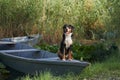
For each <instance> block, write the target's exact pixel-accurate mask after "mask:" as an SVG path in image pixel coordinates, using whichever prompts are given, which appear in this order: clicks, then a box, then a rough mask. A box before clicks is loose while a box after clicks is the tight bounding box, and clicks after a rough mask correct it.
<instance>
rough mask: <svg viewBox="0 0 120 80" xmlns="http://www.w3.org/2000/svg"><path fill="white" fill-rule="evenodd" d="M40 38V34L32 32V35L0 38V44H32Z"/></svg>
mask: <svg viewBox="0 0 120 80" xmlns="http://www.w3.org/2000/svg"><path fill="white" fill-rule="evenodd" d="M40 38H41V36H40V35H39V34H33V35H29V36H21V37H12V38H2V39H0V44H16V43H24V44H28V45H31V46H33V45H35V44H37V43H38V42H39V39H40Z"/></svg>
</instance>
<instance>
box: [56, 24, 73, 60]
mask: <svg viewBox="0 0 120 80" xmlns="http://www.w3.org/2000/svg"><path fill="white" fill-rule="evenodd" d="M73 29H74V27H73V26H72V25H68V24H65V25H64V26H63V36H62V41H61V44H60V48H59V51H58V57H59V58H60V59H61V60H72V58H73V57H72V49H71V47H72V44H73V40H72V36H73Z"/></svg>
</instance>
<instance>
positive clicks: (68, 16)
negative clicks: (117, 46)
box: [0, 0, 119, 43]
mask: <svg viewBox="0 0 120 80" xmlns="http://www.w3.org/2000/svg"><path fill="white" fill-rule="evenodd" d="M116 1H117V0H113V1H109V0H104V1H98V0H20V1H19V0H0V12H1V13H0V22H1V23H0V28H2V29H1V33H6V35H5V34H1V37H4V36H18V35H24V34H30V33H37V32H39V33H41V34H43V38H44V40H45V41H46V42H49V43H58V42H59V41H60V39H61V33H62V26H63V25H64V24H66V23H67V24H72V25H73V26H75V32H74V37H75V39H77V40H79V39H81V38H87V39H100V38H103V36H105V35H106V32H109V26H110V25H109V24H110V23H111V21H112V20H111V19H115V20H117V17H116V18H111V16H112V15H113V13H114V11H113V12H111V14H110V10H109V8H114V10H117V11H118V10H119V7H118V6H119V4H117V5H116V6H115V7H114V4H115V3H116ZM111 5H112V6H111ZM118 12H119V11H118ZM114 15H116V14H115V13H114ZM115 24H117V23H115ZM113 26H114V25H113V23H112V24H111V26H110V27H113ZM34 27H35V28H34ZM3 28H4V29H5V30H4V31H3ZM117 28H118V27H117ZM34 29H35V30H34ZM108 34H109V33H108ZM53 36H54V39H53ZM113 36H114V35H113Z"/></svg>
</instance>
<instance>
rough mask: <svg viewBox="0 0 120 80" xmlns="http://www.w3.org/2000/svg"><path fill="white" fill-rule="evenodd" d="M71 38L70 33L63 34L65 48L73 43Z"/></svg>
mask: <svg viewBox="0 0 120 80" xmlns="http://www.w3.org/2000/svg"><path fill="white" fill-rule="evenodd" d="M71 36H72V33H70V34H65V44H66V48H68V47H70V45H71V44H72V43H73V41H72V37H71Z"/></svg>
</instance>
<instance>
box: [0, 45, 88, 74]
mask: <svg viewBox="0 0 120 80" xmlns="http://www.w3.org/2000/svg"><path fill="white" fill-rule="evenodd" d="M0 60H1V62H2V63H3V64H5V65H7V66H9V67H11V68H13V69H15V70H17V71H20V72H23V73H27V74H35V73H36V72H37V73H39V72H44V71H50V72H52V73H54V74H58V75H59V74H65V73H68V72H73V73H80V72H81V71H82V70H83V69H84V68H85V67H86V66H88V65H89V63H88V62H83V61H79V60H72V61H68V60H66V61H62V60H60V59H59V58H58V57H57V54H55V53H51V52H48V51H44V50H39V49H35V48H33V47H30V46H28V45H26V44H20V43H17V44H0Z"/></svg>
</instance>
